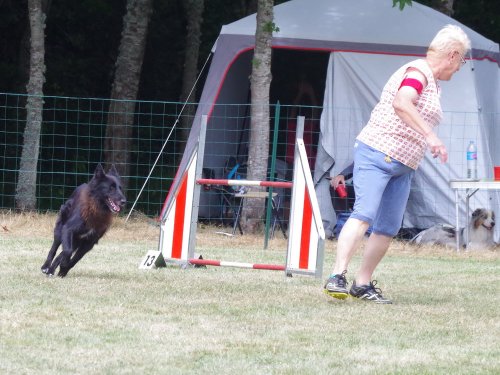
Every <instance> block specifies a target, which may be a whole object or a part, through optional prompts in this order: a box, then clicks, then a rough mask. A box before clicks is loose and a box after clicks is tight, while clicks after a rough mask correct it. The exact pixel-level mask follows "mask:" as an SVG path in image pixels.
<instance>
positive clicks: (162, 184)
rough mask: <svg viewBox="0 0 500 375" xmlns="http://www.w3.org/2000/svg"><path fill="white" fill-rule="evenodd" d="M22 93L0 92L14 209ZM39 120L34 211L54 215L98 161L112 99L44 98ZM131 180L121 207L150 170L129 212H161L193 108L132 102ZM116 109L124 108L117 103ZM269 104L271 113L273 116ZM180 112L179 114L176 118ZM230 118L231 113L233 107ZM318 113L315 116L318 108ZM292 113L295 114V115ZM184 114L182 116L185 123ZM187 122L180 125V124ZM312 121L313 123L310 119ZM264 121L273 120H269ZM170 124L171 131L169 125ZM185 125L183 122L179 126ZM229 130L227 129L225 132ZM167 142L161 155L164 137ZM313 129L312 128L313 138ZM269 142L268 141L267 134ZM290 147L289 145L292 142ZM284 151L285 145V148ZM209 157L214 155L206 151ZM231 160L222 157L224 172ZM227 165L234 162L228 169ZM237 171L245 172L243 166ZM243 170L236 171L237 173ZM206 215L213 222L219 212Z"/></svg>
mask: <svg viewBox="0 0 500 375" xmlns="http://www.w3.org/2000/svg"><path fill="white" fill-rule="evenodd" d="M26 101H27V96H26V95H18V94H11V93H0V208H2V209H14V208H15V194H16V183H17V179H18V171H19V167H20V158H21V152H22V147H23V132H24V128H25V125H26ZM43 101H44V104H43V123H42V128H41V135H40V151H39V160H38V167H37V189H36V195H37V209H38V210H40V211H45V210H49V211H52V210H58V209H59V207H60V206H61V204H62V203H64V201H65V200H66V199H67V198H68V197H69V196H70V195H71V193H72V191H73V190H74V189H75V187H77V186H78V185H80V184H82V183H85V182H87V181H88V180H89V179H90V178H91V176H92V174H93V172H94V169H95V167H96V166H97V164H98V163H103V162H104V143H105V134H106V126H107V121H108V114H109V111H110V108H114V107H113V106H112V105H111V104H113V100H109V99H98V98H76V97H56V96H44V97H43ZM134 104H135V105H133V106H129V107H132V108H135V109H134V113H133V114H132V115H133V118H134V121H133V125H132V126H133V132H132V134H133V135H132V140H131V141H132V142H131V144H132V148H131V149H130V150H129V152H130V166H129V168H130V175H129V176H124V177H126V178H127V182H128V184H127V201H128V202H129V206H128V208H130V207H131V205H132V202H134V201H135V200H136V198H137V197H138V194H139V192H140V191H141V188H142V187H143V184H144V183H145V181H146V178H147V176H148V174H149V173H150V172H151V170H152V167H153V165H154V163H155V161H156V160H157V158H158V162H157V164H156V167H155V168H154V169H153V170H152V173H151V176H150V178H149V179H148V181H147V183H146V185H145V186H144V190H143V191H142V193H141V194H140V197H139V199H138V200H137V204H136V206H135V210H138V211H140V212H142V213H144V214H146V215H148V216H156V215H158V214H159V212H160V211H161V208H162V205H163V203H164V200H165V197H166V196H167V194H168V191H169V188H170V185H171V183H172V180H173V178H174V176H175V173H176V171H177V168H178V165H179V163H180V160H181V158H182V153H183V150H184V146H185V142H186V140H185V137H186V134H187V133H189V129H188V128H187V127H186V126H190V124H191V122H192V116H193V115H192V114H193V113H194V111H195V109H196V106H197V104H194V103H193V104H187V105H186V108H184V110H183V111H182V109H183V107H184V106H185V104H184V103H178V102H159V101H135V102H134ZM122 107H123V106H122ZM239 107H241V108H239V109H238V110H237V111H236V113H238V115H237V116H239V118H238V121H239V122H244V123H247V124H249V121H250V110H249V107H248V106H246V105H240V106H239ZM274 110H275V106H272V111H271V112H272V116H274V113H275V111H274ZM181 111H182V113H181ZM231 113H235V111H234V110H232V111H231ZM318 113H319V111H318ZM294 115H295V112H294ZM289 116H290V107H288V106H283V107H282V109H281V121H282V122H284V123H286V122H287V121H288V120H287V118H288V117H289ZM186 117H188V118H186ZM185 120H186V121H185ZM315 120H316V121H317V122H318V124H319V119H318V118H317V119H315ZM271 121H274V117H273V119H272V120H271ZM174 124H175V128H174V129H172V128H173V126H174ZM184 124H189V125H184ZM229 131H230V130H229ZM170 133H172V134H171V135H170V138H169V141H168V142H167V143H166V146H165V148H164V149H163V152H161V154H160V151H161V150H162V147H163V146H164V143H165V141H166V139H167V137H168V136H169V134H170ZM318 133H319V128H318V129H317V130H315V135H312V136H314V137H316V138H317V135H318ZM271 139H272V137H271ZM278 142H279V145H278V150H279V153H280V155H279V157H281V158H284V157H285V154H286V153H287V152H289V151H287V145H286V142H287V135H286V129H285V131H280V136H279V137H278ZM292 147H293V145H292ZM288 149H289V146H288ZM209 152H217V150H211V151H209ZM234 156H235V155H234V154H233V155H223V156H221V157H223V158H226V159H227V165H226V166H224V168H226V167H227V168H229V167H230V166H231V163H234V159H232V157H234ZM233 166H234V165H233ZM243 169H244V167H243ZM243 169H240V173H241V171H242V170H243ZM212 211H213V212H214V214H213V216H214V217H218V218H220V215H221V208H220V207H215V208H214V210H212Z"/></svg>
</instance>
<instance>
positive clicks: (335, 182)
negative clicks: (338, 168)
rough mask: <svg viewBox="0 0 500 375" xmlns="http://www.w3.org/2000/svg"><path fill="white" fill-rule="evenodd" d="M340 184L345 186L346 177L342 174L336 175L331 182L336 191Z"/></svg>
mask: <svg viewBox="0 0 500 375" xmlns="http://www.w3.org/2000/svg"><path fill="white" fill-rule="evenodd" d="M339 184H341V185H345V177H344V176H343V175H341V174H338V175H336V176H335V177H334V178H332V179H331V180H330V186H331V187H332V188H334V189H336V188H337V186H339Z"/></svg>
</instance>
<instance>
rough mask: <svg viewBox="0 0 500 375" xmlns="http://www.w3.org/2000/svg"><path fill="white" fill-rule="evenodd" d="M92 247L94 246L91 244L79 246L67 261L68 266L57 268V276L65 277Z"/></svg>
mask: <svg viewBox="0 0 500 375" xmlns="http://www.w3.org/2000/svg"><path fill="white" fill-rule="evenodd" d="M93 246H94V244H93V243H85V244H82V245H80V247H78V249H77V250H76V252H75V253H74V254H73V256H72V257H71V259H70V260H69V262H68V266H67V267H63V266H62V265H61V267H59V273H58V274H57V275H58V276H61V277H64V276H66V274H67V273H68V272H69V270H70V269H72V268H73V267H74V266H75V264H77V263H78V262H79V261H80V259H82V258H83V256H84V255H85V254H87V253H88V252H89V251H90V250H91V249H92V247H93Z"/></svg>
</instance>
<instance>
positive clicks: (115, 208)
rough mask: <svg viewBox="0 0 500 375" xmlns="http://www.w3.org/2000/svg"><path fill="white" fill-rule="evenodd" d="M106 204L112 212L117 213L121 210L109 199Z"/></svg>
mask: <svg viewBox="0 0 500 375" xmlns="http://www.w3.org/2000/svg"><path fill="white" fill-rule="evenodd" d="M107 202H108V207H109V209H110V210H111V211H112V212H115V213H118V212H120V210H121V207H120V206H118V205H116V204H115V202H113V201H112V200H111V199H110V198H108V200H107Z"/></svg>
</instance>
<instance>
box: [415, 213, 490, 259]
mask: <svg viewBox="0 0 500 375" xmlns="http://www.w3.org/2000/svg"><path fill="white" fill-rule="evenodd" d="M494 227H495V213H494V212H493V211H491V210H487V209H484V208H478V209H477V210H475V211H474V212H473V213H472V217H471V220H470V222H469V243H468V245H466V244H465V228H462V229H461V230H460V231H459V245H460V247H465V248H467V249H468V250H482V249H490V248H492V247H494V246H495V245H496V244H495V242H494V241H493V228H494ZM456 232H457V231H456V229H455V227H453V226H451V225H447V224H436V225H434V226H432V227H430V228H429V229H426V230H424V231H422V232H420V233H419V234H417V235H416V236H415V237H413V238H412V239H411V241H410V243H414V244H417V245H444V246H451V247H455V246H456V237H455V235H456Z"/></svg>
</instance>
